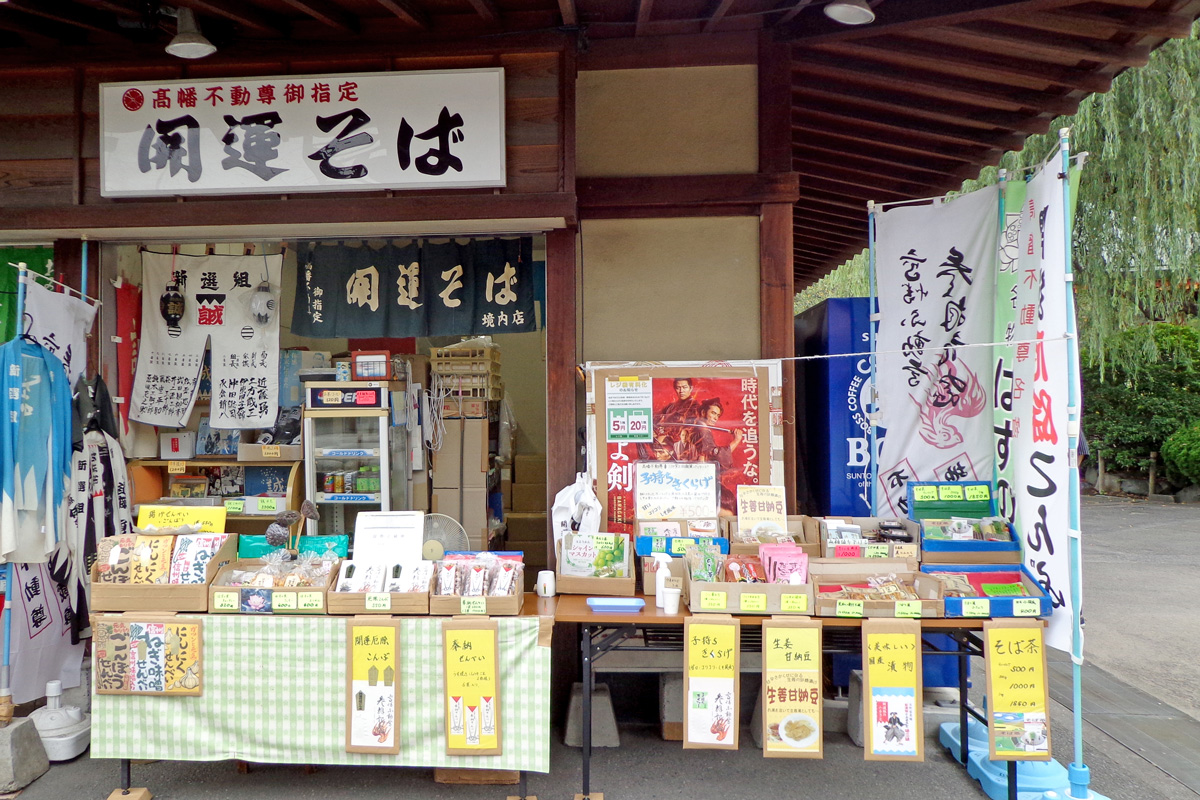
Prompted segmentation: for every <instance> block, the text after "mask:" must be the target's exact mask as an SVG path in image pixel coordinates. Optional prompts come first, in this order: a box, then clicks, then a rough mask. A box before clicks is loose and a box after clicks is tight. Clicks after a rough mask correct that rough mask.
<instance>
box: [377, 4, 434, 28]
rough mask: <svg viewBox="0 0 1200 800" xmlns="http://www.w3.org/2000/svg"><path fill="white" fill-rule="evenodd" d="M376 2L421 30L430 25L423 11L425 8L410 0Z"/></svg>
mask: <svg viewBox="0 0 1200 800" xmlns="http://www.w3.org/2000/svg"><path fill="white" fill-rule="evenodd" d="M378 2H379V5H381V6H383V7H384V8H386V9H387V10H388V11H390V12H392V13H393V14H395V15H396V16H397V17H399V18H400V19H402V20H404V21H405V22H407V23H408V24H409V25H412V26H414V27H417V28H421V29H423V30H427V29H429V28H430V27H431V26H432V23H431V22H430V20H429V15H428V14H426V13H425V9H423V8H421V7H420V6H418V5H417V4H416V3H414V2H412V0H378Z"/></svg>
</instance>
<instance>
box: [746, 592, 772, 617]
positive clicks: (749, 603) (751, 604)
mask: <svg viewBox="0 0 1200 800" xmlns="http://www.w3.org/2000/svg"><path fill="white" fill-rule="evenodd" d="M741 609H742V611H744V612H747V613H750V614H754V613H761V612H764V611H766V610H767V596H766V595H765V594H744V595H742V598H741Z"/></svg>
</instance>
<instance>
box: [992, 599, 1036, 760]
mask: <svg viewBox="0 0 1200 800" xmlns="http://www.w3.org/2000/svg"><path fill="white" fill-rule="evenodd" d="M1043 633H1044V627H1043V623H1042V621H1041V620H1035V619H1006V620H994V621H989V622H985V623H983V637H984V650H985V654H984V661H983V663H984V669H985V671H986V675H987V707H988V714H989V716H990V718H989V719H988V755H989V757H990V758H992V759H993V760H998V761H1049V760H1050V714H1049V710H1050V698H1049V686H1048V685H1047V682H1046V643H1045V640H1044V637H1043Z"/></svg>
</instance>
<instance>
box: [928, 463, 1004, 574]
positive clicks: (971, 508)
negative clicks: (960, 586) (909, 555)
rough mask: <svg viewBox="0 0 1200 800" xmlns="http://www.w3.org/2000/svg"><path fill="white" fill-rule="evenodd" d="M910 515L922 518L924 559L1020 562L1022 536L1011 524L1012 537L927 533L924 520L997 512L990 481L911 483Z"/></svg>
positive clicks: (970, 562) (965, 517) (940, 561)
mask: <svg viewBox="0 0 1200 800" xmlns="http://www.w3.org/2000/svg"><path fill="white" fill-rule="evenodd" d="M908 516H909V517H910V518H911V519H914V520H917V521H918V522H922V530H921V560H922V561H923V562H925V563H927V564H1020V563H1021V560H1022V554H1021V540H1020V539H1019V538H1018V537H1017V535H1016V530H1015V529H1014V528H1013V527H1012V525H1011V524H1009V523H1006V524H1007V525H1008V532H1009V537H1010V538H1009V541H1003V542H989V541H978V540H966V541H946V540H938V539H931V538H929V537H928V536H927V535H926V531H925V529H924V524H923V522H924V520H930V519H951V518H955V517H958V518H964V519H982V518H985V517H995V516H996V504H995V499H994V493H993V492H992V487H991V484H989V483H986V482H984V481H965V482H958V483H956V482H946V481H941V482H919V481H909V483H908Z"/></svg>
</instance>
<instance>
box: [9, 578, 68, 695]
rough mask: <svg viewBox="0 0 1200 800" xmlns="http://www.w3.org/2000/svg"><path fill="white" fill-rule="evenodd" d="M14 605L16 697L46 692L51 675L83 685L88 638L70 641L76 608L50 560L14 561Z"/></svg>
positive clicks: (57, 678) (10, 598) (14, 693)
mask: <svg viewBox="0 0 1200 800" xmlns="http://www.w3.org/2000/svg"><path fill="white" fill-rule="evenodd" d="M13 576H14V578H15V580H14V581H13V586H12V587H10V593H9V602H10V603H11V604H12V622H11V631H12V633H11V636H12V656H11V663H12V668H11V671H10V675H11V681H12V697H13V702H15V703H28V702H30V701H32V700H37V699H38V698H40V697H43V696H44V695H45V694H46V681H47V680H61V681H62V682H63V686H64V687H66V688H71V687H74V686H78V685H79V665H80V664H81V663H82V661H83V642H82V641H80V642H79V643H78V644H71V628H72V625H73V622H74V615H75V612H74V609H73V608H72V607H71V595H70V592H69V591H68V589H67V587H66V586H64V585H63V584H60V583H58V582H57V581H55V580H54V578H53V577H51V575H50V570H49V569H48V568H47V566H46V565H45V564H15V565H14V567H13Z"/></svg>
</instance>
